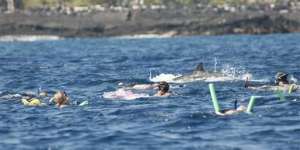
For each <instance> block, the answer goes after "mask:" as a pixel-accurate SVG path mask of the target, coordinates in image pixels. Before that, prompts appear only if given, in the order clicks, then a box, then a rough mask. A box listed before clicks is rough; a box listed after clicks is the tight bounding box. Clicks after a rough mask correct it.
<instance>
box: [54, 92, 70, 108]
mask: <svg viewBox="0 0 300 150" xmlns="http://www.w3.org/2000/svg"><path fill="white" fill-rule="evenodd" d="M52 101H54V103H55V105H56V106H57V107H58V108H63V107H65V106H67V105H69V97H68V95H67V93H66V92H65V91H57V92H56V93H55V94H54V96H53V97H52V98H51V99H50V102H52Z"/></svg>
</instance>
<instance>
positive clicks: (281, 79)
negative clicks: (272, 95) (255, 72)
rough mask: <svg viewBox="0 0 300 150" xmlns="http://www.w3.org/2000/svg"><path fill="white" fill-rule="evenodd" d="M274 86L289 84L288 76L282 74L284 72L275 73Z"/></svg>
mask: <svg viewBox="0 0 300 150" xmlns="http://www.w3.org/2000/svg"><path fill="white" fill-rule="evenodd" d="M275 84H276V85H279V84H289V81H288V74H287V73H284V72H277V74H276V76H275Z"/></svg>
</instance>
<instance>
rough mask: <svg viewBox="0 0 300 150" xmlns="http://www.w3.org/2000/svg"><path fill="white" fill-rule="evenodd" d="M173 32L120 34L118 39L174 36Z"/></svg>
mask: <svg viewBox="0 0 300 150" xmlns="http://www.w3.org/2000/svg"><path fill="white" fill-rule="evenodd" d="M173 36H174V35H173V34H137V35H125V36H118V37H116V38H118V39H147V38H169V37H173Z"/></svg>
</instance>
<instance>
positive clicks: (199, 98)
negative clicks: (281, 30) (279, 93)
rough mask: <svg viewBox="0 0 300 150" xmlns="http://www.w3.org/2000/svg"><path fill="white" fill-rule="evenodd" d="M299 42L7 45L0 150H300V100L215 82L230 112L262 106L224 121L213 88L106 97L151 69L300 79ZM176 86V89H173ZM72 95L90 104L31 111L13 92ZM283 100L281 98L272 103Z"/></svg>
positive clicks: (201, 85) (0, 69)
mask: <svg viewBox="0 0 300 150" xmlns="http://www.w3.org/2000/svg"><path fill="white" fill-rule="evenodd" d="M299 39H300V35H299V34H283V35H281V34H274V35H264V36H250V35H228V36H198V37H197V36H196V37H176V38H148V39H130V38H94V39H93V38H91V39H80V38H79V39H65V40H58V41H36V42H0V95H1V96H2V98H0V149H72V150H73V149H128V150H139V149H218V150H222V149H224V150H228V149H234V150H237V149H246V150H248V149H249V150H252V149H274V150H277V149H278V150H279V149H291V150H294V149H300V140H299V139H300V111H299V107H300V99H299V96H300V95H299V94H297V93H295V94H293V95H291V96H287V97H286V99H285V100H284V101H283V100H279V98H278V97H276V94H274V92H272V91H252V90H248V89H244V87H243V85H244V82H243V81H226V82H216V83H215V86H216V88H217V95H218V98H219V101H220V103H221V105H222V108H232V107H233V101H234V100H239V104H247V103H248V100H249V98H250V96H251V95H260V96H263V97H261V98H259V99H257V101H256V106H255V108H254V113H253V114H251V115H249V114H245V113H242V114H239V115H233V116H226V117H220V116H216V115H215V114H214V111H213V107H212V104H211V101H210V95H209V91H208V83H206V82H201V81H197V82H192V83H186V84H185V85H184V87H181V88H173V89H171V90H172V91H173V92H174V93H177V94H176V95H173V96H170V97H166V98H157V97H156V98H141V99H136V100H132V101H125V100H107V99H104V98H103V97H102V94H103V93H104V92H107V91H113V90H116V88H117V87H118V83H119V82H123V83H147V82H149V79H148V77H149V70H150V69H151V70H154V72H156V73H173V74H177V73H180V74H188V73H189V72H191V71H192V70H193V69H194V68H195V66H196V65H197V64H198V63H200V62H203V63H204V65H205V68H206V69H208V70H214V63H215V62H214V59H215V58H217V60H218V65H217V69H218V70H221V69H224V68H225V67H226V66H230V67H231V68H236V69H237V70H242V71H243V72H248V73H251V74H252V75H253V78H254V79H257V80H263V81H264V82H266V83H268V82H272V81H273V79H274V78H273V77H274V75H275V73H276V72H277V71H286V72H288V73H290V74H292V75H293V76H294V77H295V78H300V71H299V68H300V60H299V58H300V42H299ZM173 86H174V85H173ZM39 87H42V88H43V89H45V90H48V91H55V90H61V89H62V90H66V91H67V92H68V94H69V95H70V98H71V100H72V101H73V102H74V101H78V102H81V101H85V100H88V101H89V105H87V106H84V107H79V106H76V105H71V106H69V107H65V108H63V109H58V108H56V107H55V106H52V105H50V106H43V107H26V106H23V105H22V103H21V102H20V99H19V98H13V97H12V98H7V97H5V95H7V94H13V93H22V92H26V91H36V90H37V89H38V88H39ZM274 95H275V96H274Z"/></svg>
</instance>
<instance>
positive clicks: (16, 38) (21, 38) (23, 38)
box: [0, 35, 62, 42]
mask: <svg viewBox="0 0 300 150" xmlns="http://www.w3.org/2000/svg"><path fill="white" fill-rule="evenodd" d="M60 39H62V38H61V37H59V36H53V35H6V36H1V37H0V42H34V41H55V40H60Z"/></svg>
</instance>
